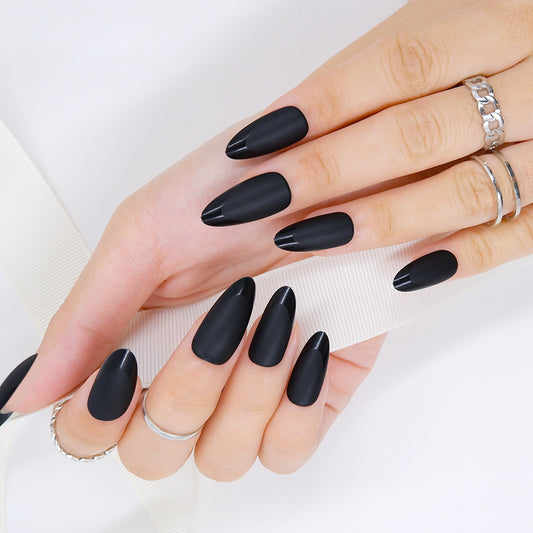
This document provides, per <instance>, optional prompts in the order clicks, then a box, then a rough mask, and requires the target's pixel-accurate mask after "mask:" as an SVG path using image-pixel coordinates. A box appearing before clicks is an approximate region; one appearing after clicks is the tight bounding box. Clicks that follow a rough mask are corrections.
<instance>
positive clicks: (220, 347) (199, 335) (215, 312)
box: [192, 277, 255, 365]
mask: <svg viewBox="0 0 533 533" xmlns="http://www.w3.org/2000/svg"><path fill="white" fill-rule="evenodd" d="M254 299H255V282H254V280H253V279H252V278H248V277H247V278H241V279H240V280H238V281H236V282H235V283H234V284H233V285H231V286H230V287H229V288H228V289H226V290H225V291H224V293H223V294H222V295H221V296H220V298H219V299H218V300H217V301H216V302H215V303H214V305H213V307H211V309H210V310H209V312H208V313H207V315H206V316H205V318H204V319H203V321H202V323H201V324H200V327H199V328H198V331H197V332H196V334H195V336H194V338H193V340H192V351H193V352H194V353H195V354H196V355H197V356H198V357H200V359H203V360H204V361H208V362H209V363H213V364H215V365H223V364H224V363H225V362H227V361H228V360H229V359H230V357H231V356H232V355H233V352H235V350H236V349H237V347H238V346H239V344H240V342H241V340H242V337H243V335H244V333H245V332H246V328H247V326H248V322H249V320H250V315H251V314H252V309H253V306H254Z"/></svg>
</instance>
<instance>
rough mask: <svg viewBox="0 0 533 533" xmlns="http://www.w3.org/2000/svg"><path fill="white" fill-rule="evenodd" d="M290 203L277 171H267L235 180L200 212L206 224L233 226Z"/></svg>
mask: <svg viewBox="0 0 533 533" xmlns="http://www.w3.org/2000/svg"><path fill="white" fill-rule="evenodd" d="M290 203H291V190H290V189H289V185H288V183H287V181H286V180H285V178H284V177H283V176H282V175H281V174H278V173H277V172H267V173H266V174H260V175H259V176H255V177H253V178H250V179H248V180H246V181H243V182H242V183H238V184H237V185H235V186H234V187H232V188H231V189H228V190H227V191H226V192H223V193H222V194H221V195H220V196H217V197H216V198H215V199H214V200H213V201H212V202H210V203H209V205H208V206H207V207H206V208H205V209H204V210H203V212H202V221H203V222H204V224H207V225H209V226H233V225H235V224H242V223H244V222H251V221H252V220H259V219H261V218H265V217H268V216H270V215H273V214H274V213H279V212H280V211H283V209H285V208H286V207H287V206H288V205H289V204H290Z"/></svg>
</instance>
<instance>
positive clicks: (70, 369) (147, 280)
mask: <svg viewBox="0 0 533 533" xmlns="http://www.w3.org/2000/svg"><path fill="white" fill-rule="evenodd" d="M141 191H142V189H141ZM141 191H139V192H138V193H136V194H134V195H132V196H130V197H129V198H127V199H126V200H125V201H124V202H123V203H122V204H121V205H120V206H119V207H118V208H117V210H116V211H115V212H114V214H113V216H112V217H111V220H110V222H109V224H108V226H107V227H106V229H105V231H104V233H103V235H102V238H101V240H100V242H99V243H98V246H97V248H96V250H95V251H94V253H93V254H92V256H91V258H90V260H89V261H88V263H87V265H86V267H85V268H84V270H83V271H82V273H81V275H80V277H79V278H78V280H77V281H76V283H75V285H74V287H73V288H72V290H71V292H70V293H69V295H68V296H67V298H66V300H65V302H64V303H63V305H62V306H61V307H60V308H59V310H58V311H57V313H56V314H55V315H54V317H53V318H52V320H51V322H50V324H49V325H48V328H47V330H46V333H45V335H44V337H43V339H42V342H41V345H40V347H39V349H38V352H37V353H38V354H37V357H36V358H35V361H34V362H33V364H32V365H31V368H30V369H29V371H28V372H27V374H26V375H25V376H22V378H23V379H22V382H21V383H20V385H18V387H17V388H16V389H15V392H14V393H13V394H12V395H11V396H10V398H9V400H8V401H7V403H5V405H4V406H3V409H2V411H3V412H6V411H14V412H17V413H25V412H31V411H36V410H38V409H41V408H42V407H45V406H47V405H49V404H51V403H53V402H55V401H56V400H58V399H59V398H61V397H62V396H65V395H66V394H68V393H69V392H71V391H72V390H74V389H75V388H77V387H78V385H79V384H80V383H82V382H84V381H85V380H86V379H87V377H88V376H89V375H90V374H91V373H92V372H93V371H94V370H95V369H97V368H98V367H99V366H101V364H102V363H103V361H104V360H105V358H106V357H107V356H108V355H109V354H110V353H111V352H112V351H113V349H114V348H115V343H116V342H117V341H118V339H119V337H120V335H121V333H122V331H123V330H124V329H125V327H126V325H127V324H128V322H129V321H130V320H131V318H132V317H133V315H134V314H135V313H136V312H137V311H138V310H139V308H140V307H141V306H142V305H143V304H144V302H145V301H146V300H147V299H148V297H149V296H150V295H151V294H152V292H153V291H154V290H155V288H156V287H157V286H158V285H159V284H160V283H161V282H162V281H163V277H162V268H161V263H160V259H159V258H160V257H161V256H160V254H159V245H158V240H157V233H158V232H157V231H156V228H154V227H153V221H154V217H153V216H152V215H151V214H150V212H149V206H150V205H151V204H150V202H146V201H143V199H144V197H143V192H141ZM6 381H7V380H6ZM1 388H2V386H0V390H1ZM0 407H2V406H0Z"/></svg>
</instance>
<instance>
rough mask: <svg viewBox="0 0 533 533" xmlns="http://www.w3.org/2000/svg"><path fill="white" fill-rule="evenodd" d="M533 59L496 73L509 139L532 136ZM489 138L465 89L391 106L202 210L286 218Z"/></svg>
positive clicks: (212, 215) (282, 159) (211, 218)
mask: <svg viewBox="0 0 533 533" xmlns="http://www.w3.org/2000/svg"><path fill="white" fill-rule="evenodd" d="M532 77H533V58H529V59H527V60H525V61H523V62H522V63H520V64H519V65H517V66H516V67H514V68H512V69H510V70H508V71H505V72H503V73H501V74H498V75H496V76H493V77H492V78H490V79H489V83H490V84H491V86H492V87H493V89H494V91H495V94H496V95H497V98H498V101H499V104H500V107H501V109H502V113H503V115H504V117H505V121H506V122H505V132H506V139H507V142H518V141H522V140H528V139H531V138H532V137H533V122H532V121H528V120H523V116H524V109H533V93H532V92H531V91H530V90H529V87H528V85H527V83H524V80H527V79H531V78H532ZM484 143H485V131H484V129H483V126H482V120H481V116H480V113H479V110H478V107H477V105H476V102H475V100H474V99H473V98H472V93H471V91H470V89H468V88H467V87H464V86H461V87H457V88H455V89H450V90H449V91H445V92H441V93H437V94H433V95H430V96H426V97H424V98H420V99H418V100H415V101H412V102H407V103H405V104H400V105H397V106H394V107H391V108H388V109H386V110H384V111H382V112H380V113H378V114H376V115H373V116H372V117H369V118H367V119H365V120H363V121H361V122H358V123H356V124H353V125H351V126H347V127H345V128H343V129H341V130H339V131H336V132H333V133H331V134H329V135H326V136H324V137H321V138H320V139H316V140H314V141H312V142H308V143H306V144H303V145H301V146H298V147H296V148H294V149H292V150H289V151H287V152H284V153H283V154H281V155H278V156H276V157H273V158H271V159H270V160H267V161H265V162H263V163H261V164H259V165H257V166H256V167H254V168H252V169H251V170H250V171H249V172H248V173H246V174H245V175H244V176H243V181H242V182H241V183H239V184H238V185H237V186H234V187H233V188H231V189H229V190H228V191H226V192H224V193H222V194H221V195H219V196H218V197H217V198H215V199H214V200H213V201H212V202H210V204H208V206H207V207H206V208H205V209H204V212H203V213H202V220H203V221H204V223H206V224H209V225H231V224H239V223H242V222H248V221H251V220H257V219H260V218H264V217H266V216H270V215H272V214H276V213H280V214H282V215H283V216H284V215H287V214H290V213H293V212H295V211H299V210H301V209H304V208H308V207H310V206H313V205H316V206H318V205H320V204H321V203H323V202H324V201H327V202H329V203H331V202H332V201H335V199H341V201H342V197H343V196H345V195H350V194H353V192H354V191H358V190H361V189H364V188H367V187H371V186H375V185H376V184H379V183H382V182H384V181H388V180H391V179H393V178H396V177H398V176H404V175H408V174H413V173H416V172H420V171H423V170H425V169H429V168H433V167H436V166H438V165H442V164H445V163H448V162H449V161H455V160H457V159H460V158H461V157H464V156H466V155H468V154H471V153H473V152H476V151H477V150H479V149H480V148H482V147H483V145H484Z"/></svg>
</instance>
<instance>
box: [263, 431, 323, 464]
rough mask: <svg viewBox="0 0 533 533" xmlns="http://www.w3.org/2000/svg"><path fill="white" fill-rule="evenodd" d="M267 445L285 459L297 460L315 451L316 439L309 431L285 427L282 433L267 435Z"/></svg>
mask: <svg viewBox="0 0 533 533" xmlns="http://www.w3.org/2000/svg"><path fill="white" fill-rule="evenodd" d="M268 445H269V447H271V448H272V449H274V450H278V451H279V454H280V455H283V456H284V457H286V458H287V459H290V458H299V457H301V456H303V455H307V454H308V453H309V452H310V451H311V450H314V449H315V446H316V438H315V435H314V434H312V433H311V432H310V431H306V430H305V429H302V428H301V427H297V426H293V425H290V426H289V425H287V426H284V429H283V431H276V432H273V433H272V434H270V435H269V439H268Z"/></svg>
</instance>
